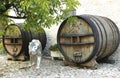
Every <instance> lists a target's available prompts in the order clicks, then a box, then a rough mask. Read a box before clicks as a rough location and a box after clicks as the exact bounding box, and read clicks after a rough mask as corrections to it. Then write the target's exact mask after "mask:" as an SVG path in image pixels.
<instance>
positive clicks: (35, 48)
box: [29, 39, 42, 69]
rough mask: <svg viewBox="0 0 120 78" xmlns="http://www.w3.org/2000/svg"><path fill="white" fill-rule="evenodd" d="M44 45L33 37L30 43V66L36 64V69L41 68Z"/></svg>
mask: <svg viewBox="0 0 120 78" xmlns="http://www.w3.org/2000/svg"><path fill="white" fill-rule="evenodd" d="M41 52H42V45H41V42H40V41H39V40H37V39H33V40H32V41H31V42H30V43H29V55H30V66H32V65H36V69H39V68H40V63H41V58H42V53H41Z"/></svg>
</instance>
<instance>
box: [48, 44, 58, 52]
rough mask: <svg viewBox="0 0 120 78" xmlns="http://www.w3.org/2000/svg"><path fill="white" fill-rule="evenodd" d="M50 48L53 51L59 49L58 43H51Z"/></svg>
mask: <svg viewBox="0 0 120 78" xmlns="http://www.w3.org/2000/svg"><path fill="white" fill-rule="evenodd" d="M49 50H51V51H59V49H58V45H57V44H54V45H51V46H50V48H49Z"/></svg>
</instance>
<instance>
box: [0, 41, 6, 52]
mask: <svg viewBox="0 0 120 78" xmlns="http://www.w3.org/2000/svg"><path fill="white" fill-rule="evenodd" d="M0 54H6V52H5V50H4V48H3V44H2V42H0Z"/></svg>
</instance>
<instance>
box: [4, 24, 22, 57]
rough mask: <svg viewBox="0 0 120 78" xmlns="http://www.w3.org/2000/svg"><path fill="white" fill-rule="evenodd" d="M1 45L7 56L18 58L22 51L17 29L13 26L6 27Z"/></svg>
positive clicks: (20, 37) (19, 32)
mask: <svg viewBox="0 0 120 78" xmlns="http://www.w3.org/2000/svg"><path fill="white" fill-rule="evenodd" d="M3 45H4V48H5V50H6V51H7V53H8V54H10V55H12V56H18V55H19V54H20V53H21V49H22V35H21V31H20V29H19V27H18V26H17V25H15V24H11V25H9V26H7V28H6V29H5V34H4V36H3Z"/></svg>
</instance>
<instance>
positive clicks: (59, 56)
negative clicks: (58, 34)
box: [51, 51, 64, 60]
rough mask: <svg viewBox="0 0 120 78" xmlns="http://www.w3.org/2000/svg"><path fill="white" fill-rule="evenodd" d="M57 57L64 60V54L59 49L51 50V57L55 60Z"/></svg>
mask: <svg viewBox="0 0 120 78" xmlns="http://www.w3.org/2000/svg"><path fill="white" fill-rule="evenodd" d="M55 58H57V59H59V60H64V56H63V55H62V54H61V53H60V52H59V51H51V59H52V60H55Z"/></svg>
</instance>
